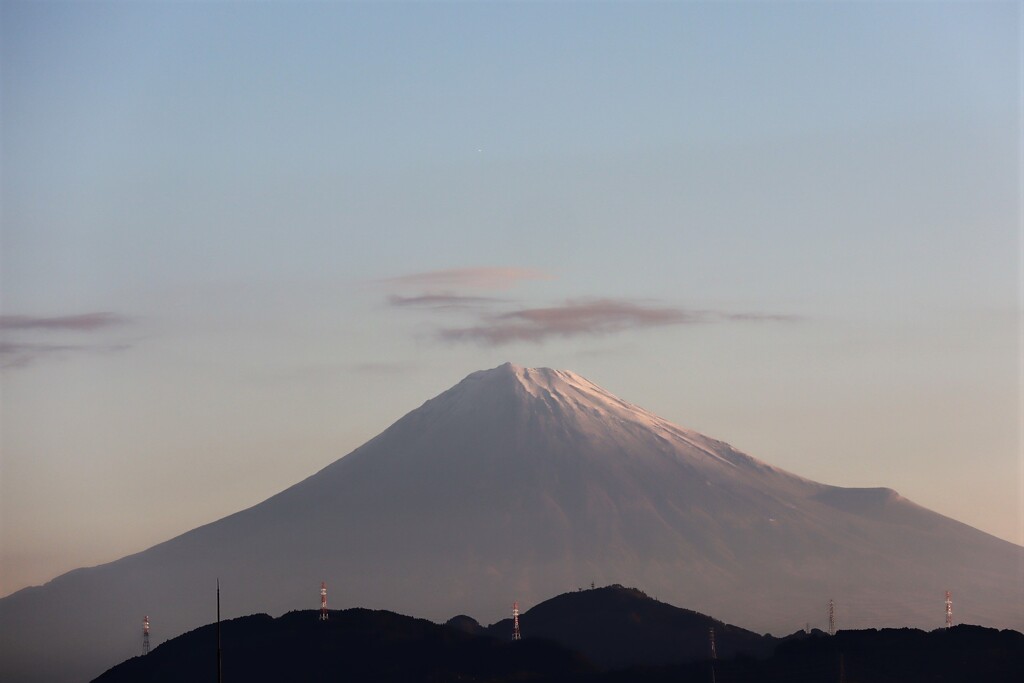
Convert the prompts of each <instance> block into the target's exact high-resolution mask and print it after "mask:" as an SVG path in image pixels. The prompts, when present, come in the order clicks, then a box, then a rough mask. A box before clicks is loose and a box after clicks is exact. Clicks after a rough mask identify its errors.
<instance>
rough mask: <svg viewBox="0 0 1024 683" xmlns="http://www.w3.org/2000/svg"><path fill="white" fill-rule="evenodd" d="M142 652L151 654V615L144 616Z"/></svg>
mask: <svg viewBox="0 0 1024 683" xmlns="http://www.w3.org/2000/svg"><path fill="white" fill-rule="evenodd" d="M142 654H144V655H148V654H149V615H148V614H147V615H146V616H144V617H142Z"/></svg>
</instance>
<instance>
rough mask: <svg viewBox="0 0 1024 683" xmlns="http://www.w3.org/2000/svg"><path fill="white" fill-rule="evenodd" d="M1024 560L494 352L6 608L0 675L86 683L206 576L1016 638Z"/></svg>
mask: <svg viewBox="0 0 1024 683" xmlns="http://www.w3.org/2000/svg"><path fill="white" fill-rule="evenodd" d="M339 419H342V420H343V419H345V418H344V416H339ZM285 455H286V454H282V457H284V456H285ZM1022 566H1024V548H1021V547H1020V546H1017V545H1014V544H1011V543H1008V542H1006V541H1002V540H1000V539H997V538H995V537H993V536H990V535H988V534H985V533H983V532H981V531H978V530H976V529H973V528H971V527H969V526H966V525H964V524H961V523H960V522H957V521H955V520H952V519H949V518H947V517H944V516H942V515H940V514H937V513H935V512H932V511H929V510H927V509H924V508H922V507H920V506H918V505H915V504H914V503H912V502H910V501H908V500H906V499H904V498H902V497H901V496H899V495H898V494H897V493H895V492H894V491H891V490H889V489H848V488H840V487H835V486H828V485H825V484H820V483H816V482H813V481H810V480H807V479H804V478H802V477H799V476H797V475H795V474H791V473H789V472H786V471H784V470H781V469H779V468H776V467H773V466H771V465H769V464H766V463H764V462H761V461H759V460H757V459H755V458H753V457H751V456H749V455H746V454H744V453H741V452H740V451H738V450H736V449H734V448H732V447H731V446H729V445H728V444H726V443H724V442H722V441H718V440H715V439H712V438H709V437H707V436H704V435H701V434H699V433H697V432H694V431H692V430H689V429H686V428H684V427H681V426H678V425H675V424H672V423H671V422H668V421H667V420H664V419H662V418H660V417H658V416H656V415H654V414H652V413H650V412H648V411H645V410H643V409H642V408H639V407H637V406H635V405H632V404H630V403H628V402H626V401H623V400H622V399H619V398H617V397H616V396H614V395H613V394H611V393H610V392H608V391H606V390H605V389H602V388H601V387H599V386H597V385H595V384H593V383H592V382H590V381H588V380H586V379H584V378H582V377H580V376H579V375H576V374H573V373H571V372H565V371H559V370H551V369H547V368H523V367H519V366H515V365H511V364H506V365H502V366H500V367H497V368H493V369H491V370H485V371H480V372H475V373H473V374H471V375H469V376H468V377H466V378H465V379H463V380H462V381H461V382H459V383H458V384H457V385H455V386H454V387H452V388H451V389H449V390H447V391H445V392H443V393H442V394H440V395H438V396H437V397H435V398H433V399H431V400H429V401H427V402H426V403H424V404H423V405H422V406H420V407H419V408H417V409H415V410H413V411H412V412H410V413H408V414H407V415H405V416H404V417H403V418H401V419H400V420H398V421H397V422H395V423H394V424H393V425H392V426H390V427H389V428H388V429H386V430H385V431H384V432H382V433H381V434H380V435H378V436H377V437H375V438H373V439H371V440H370V441H368V442H367V443H366V444H364V445H362V446H360V447H359V448H357V449H356V450H354V451H353V452H351V453H349V454H348V455H346V456H344V457H342V458H340V459H338V460H336V461H335V462H333V463H332V464H330V465H328V466H327V467H325V468H324V469H322V470H321V471H320V472H318V473H316V474H314V475H313V476H311V477H309V478H307V479H305V480H304V481H302V482H299V483H298V484H295V485H294V486H291V487H290V488H287V489H285V490H283V491H282V492H281V493H279V494H277V495H275V496H273V497H271V498H269V499H268V500H266V501H264V502H262V503H260V504H258V505H256V506H254V507H251V508H249V509H247V510H243V511H241V512H238V513H236V514H233V515H230V516H228V517H225V518H223V519H220V520H217V521H215V522H212V523H210V524H207V525H205V526H202V527H199V528H197V529H193V530H192V531H189V532H187V533H184V534H182V535H180V536H178V537H176V538H173V539H171V540H169V541H166V542H165V543H161V544H159V545H157V546H154V547H152V548H150V549H148V550H145V551H143V552H140V553H137V554H135V555H131V556H128V557H125V558H122V559H120V560H117V561H116V562H111V563H109V564H106V565H102V566H98V567H92V568H89V569H79V570H75V571H72V572H69V573H67V574H65V575H63V576H60V577H58V578H56V579H54V580H53V581H51V582H49V583H48V584H46V585H45V586H42V587H36V588H29V589H25V590H23V591H19V592H18V593H15V594H13V595H10V596H8V597H6V598H3V599H2V600H0V632H3V633H4V638H3V639H0V679H2V680H4V681H15V682H19V683H20V682H26V683H30V682H33V681H47V682H50V683H64V682H68V683H70V682H72V681H76V682H77V681H81V680H86V679H88V678H91V677H94V676H96V675H97V674H99V673H100V672H101V671H103V670H105V669H107V668H109V667H110V666H111V665H112V664H113V663H115V662H118V661H121V660H124V659H126V658H127V657H129V656H131V655H132V654H135V653H136V652H137V650H138V642H139V628H140V627H139V624H140V620H141V617H142V615H145V614H148V615H150V617H151V618H152V620H153V624H154V634H155V635H154V642H159V641H161V640H162V639H164V638H171V637H174V636H176V635H178V634H181V633H184V632H186V631H188V630H190V629H194V628H195V627H196V626H197V625H199V624H203V623H207V622H208V621H210V617H211V609H210V600H209V595H210V593H209V589H210V587H211V586H213V583H214V580H215V578H216V577H220V579H221V581H222V585H223V586H224V587H225V600H224V608H225V614H229V615H240V614H252V613H257V612H267V613H271V614H283V613H284V612H286V611H288V610H290V609H293V608H294V607H295V606H296V605H303V604H308V605H310V606H311V607H312V606H315V605H316V604H318V603H317V599H318V588H319V586H320V582H321V581H323V580H326V581H327V582H328V584H329V586H330V587H331V604H332V605H362V606H366V607H370V608H373V609H382V610H391V611H394V612H399V613H405V614H416V615H419V616H423V617H426V618H429V619H433V620H437V621H440V620H444V619H446V618H448V617H449V616H451V614H453V613H455V612H463V613H465V614H473V615H478V616H480V617H484V618H487V619H490V620H494V619H497V618H500V617H502V616H504V615H505V614H506V613H507V611H508V607H509V605H510V604H511V603H512V601H513V600H519V601H520V602H521V603H523V604H536V603H538V602H540V601H541V600H542V599H544V598H545V597H546V596H550V595H558V594H560V593H562V592H564V591H565V590H566V589H567V588H571V587H575V586H579V585H583V584H589V583H591V582H592V581H594V582H597V583H598V584H613V583H620V584H624V585H634V586H640V587H642V588H643V589H644V590H646V591H648V592H649V593H650V594H652V595H656V596H658V597H659V598H660V599H662V600H666V601H668V602H671V603H672V604H677V605H686V606H687V607H689V608H692V609H695V610H698V611H699V612H701V613H705V614H714V615H715V616H716V617H719V618H721V619H724V620H726V621H728V622H730V623H736V624H743V625H744V626H745V627H747V628H751V629H755V630H758V631H761V632H764V631H771V632H774V633H790V632H793V631H794V630H796V629H802V628H803V627H804V624H805V623H807V622H808V621H810V622H811V623H812V624H815V625H818V626H823V624H822V618H823V615H824V610H825V605H826V604H827V603H828V601H829V600H830V599H834V600H835V602H836V604H837V605H838V606H839V610H840V624H841V628H868V627H885V626H896V627H901V626H913V627H920V628H925V629H930V628H935V627H937V626H941V625H942V623H943V603H942V601H943V596H944V593H945V591H946V590H952V591H953V592H954V596H955V598H954V599H955V600H956V605H957V607H956V610H957V619H958V621H961V622H969V623H977V624H982V625H985V626H991V627H998V628H1014V629H1017V630H1021V629H1024V586H1022V584H1021V578H1020V577H1021V574H1020V568H1021V567H1022ZM56 615H59V616H60V618H59V619H57V618H55V616H56ZM156 634H159V635H156ZM725 637H726V636H725V635H724V634H723V638H725ZM53 642H60V643H61V650H62V656H61V657H59V658H55V657H53V656H52V643H53ZM728 642H729V640H728V638H726V640H724V641H723V642H722V645H721V647H728V646H729V645H728ZM613 651H614V650H613V649H609V650H608V653H609V656H611V653H612V652H613Z"/></svg>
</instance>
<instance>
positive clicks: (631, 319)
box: [438, 299, 797, 346]
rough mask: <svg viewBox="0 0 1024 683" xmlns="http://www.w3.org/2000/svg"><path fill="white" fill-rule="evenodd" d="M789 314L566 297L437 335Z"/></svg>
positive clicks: (536, 334) (544, 335)
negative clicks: (553, 303) (558, 303)
mask: <svg viewBox="0 0 1024 683" xmlns="http://www.w3.org/2000/svg"><path fill="white" fill-rule="evenodd" d="M796 319H797V318H795V317H793V316H781V315H774V314H761V313H729V312H724V311H711V310H690V309H685V308H678V307H666V306H649V305H644V304H639V303H635V302H631V301H624V300H619V299H593V300H587V301H568V302H566V303H565V304H563V305H561V306H552V307H547V308H524V309H521V310H518V311H511V312H508V313H502V314H494V315H487V316H482V317H481V319H480V321H479V323H478V324H476V325H471V326H467V327H452V328H444V329H441V330H440V331H439V332H438V338H440V339H441V340H443V341H446V342H453V343H457V342H476V343H479V344H483V345H486V346H501V345H503V344H511V343H514V342H533V343H541V342H545V341H547V340H549V339H552V338H567V337H576V336H585V335H590V336H595V335H607V334H612V333H615V332H622V331H626V330H635V329H644V328H651V327H665V326H670V325H696V324H703V323H713V322H741V321H743V322H757V321H776V322H781V321H795V320H796Z"/></svg>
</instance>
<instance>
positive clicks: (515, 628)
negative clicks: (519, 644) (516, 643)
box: [512, 602, 523, 640]
mask: <svg viewBox="0 0 1024 683" xmlns="http://www.w3.org/2000/svg"><path fill="white" fill-rule="evenodd" d="M522 639H523V636H522V634H521V633H519V603H518V602H513V603H512V640H522Z"/></svg>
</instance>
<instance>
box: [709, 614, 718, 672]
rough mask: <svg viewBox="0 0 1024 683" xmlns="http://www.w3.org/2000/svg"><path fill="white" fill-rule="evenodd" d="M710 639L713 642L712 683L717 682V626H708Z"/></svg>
mask: <svg viewBox="0 0 1024 683" xmlns="http://www.w3.org/2000/svg"><path fill="white" fill-rule="evenodd" d="M708 641H709V642H710V644H711V683H715V660H716V659H718V651H717V650H715V627H714V626H711V627H710V628H708Z"/></svg>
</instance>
